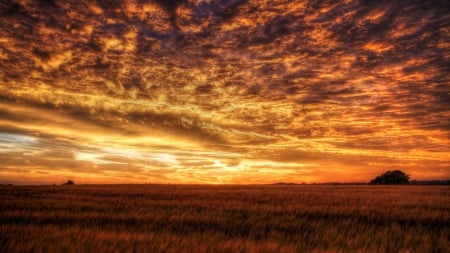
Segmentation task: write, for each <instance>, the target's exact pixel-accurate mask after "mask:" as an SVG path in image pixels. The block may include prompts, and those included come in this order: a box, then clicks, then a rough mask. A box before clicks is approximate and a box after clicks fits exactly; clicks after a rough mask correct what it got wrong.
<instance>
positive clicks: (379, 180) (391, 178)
mask: <svg viewBox="0 0 450 253" xmlns="http://www.w3.org/2000/svg"><path fill="white" fill-rule="evenodd" d="M370 184H409V175H407V174H406V173H405V172H403V171H401V170H393V171H386V172H385V173H383V174H381V175H379V176H377V177H376V178H374V179H372V181H370Z"/></svg>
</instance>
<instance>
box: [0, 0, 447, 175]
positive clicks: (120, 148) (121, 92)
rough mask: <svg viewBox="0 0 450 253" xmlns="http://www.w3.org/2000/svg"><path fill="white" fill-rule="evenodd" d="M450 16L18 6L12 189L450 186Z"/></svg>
mask: <svg viewBox="0 0 450 253" xmlns="http://www.w3.org/2000/svg"><path fill="white" fill-rule="evenodd" d="M448 10H449V3H448V1H365V0H359V1H355V0H349V1H313V0H311V1H286V0H277V1H259V0H228V1H225V0H171V1H164V0H155V1H145V0H128V1H106V0H104V1H103V0H98V1H87V0H86V1H79V0H77V1H58V0H46V1H44V0H41V1H35V0H15V1H3V2H1V3H0V159H1V164H0V181H2V182H14V183H53V182H55V183H59V182H62V181H64V180H65V179H67V178H71V179H74V180H76V181H79V182H85V183H98V182H105V183H106V182H108V183H109V182H130V183H142V182H151V183H271V182H278V181H290V182H324V181H368V180H369V179H370V178H372V177H374V176H375V175H377V174H379V173H380V172H382V171H385V170H388V169H394V168H398V169H403V170H405V171H406V172H408V173H409V174H411V176H412V177H413V178H415V179H445V178H449V177H450V152H449V147H450V82H449V74H450V71H449V66H450V63H449V57H450V52H449V48H450V38H449V35H450V33H449V28H450V22H449V20H450V15H449V13H448Z"/></svg>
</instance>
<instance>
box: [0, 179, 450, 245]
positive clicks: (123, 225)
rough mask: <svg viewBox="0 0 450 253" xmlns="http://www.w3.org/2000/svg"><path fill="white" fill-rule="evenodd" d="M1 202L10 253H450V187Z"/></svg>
mask: <svg viewBox="0 0 450 253" xmlns="http://www.w3.org/2000/svg"><path fill="white" fill-rule="evenodd" d="M0 196H1V201H0V252H324V251H326V252H445V251H446V250H448V249H449V246H450V238H449V236H450V234H449V227H450V187H449V186H369V185H253V186H237V185H233V186H223V185H221V186H206V185H75V186H1V187H0ZM447 252H448V251H447Z"/></svg>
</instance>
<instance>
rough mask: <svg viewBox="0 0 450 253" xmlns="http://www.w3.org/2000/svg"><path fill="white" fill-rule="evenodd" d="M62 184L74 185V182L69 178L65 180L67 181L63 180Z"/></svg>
mask: <svg viewBox="0 0 450 253" xmlns="http://www.w3.org/2000/svg"><path fill="white" fill-rule="evenodd" d="M62 185H75V182H74V181H72V180H70V179H69V180H67V182H65V183H64V184H62Z"/></svg>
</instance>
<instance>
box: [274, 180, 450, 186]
mask: <svg viewBox="0 0 450 253" xmlns="http://www.w3.org/2000/svg"><path fill="white" fill-rule="evenodd" d="M366 184H367V185H369V183H363V182H355V183H341V182H326V183H308V184H307V183H285V182H280V183H275V184H274V185H366ZM408 184H410V185H450V180H424V181H418V180H411V181H409V183H408Z"/></svg>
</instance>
